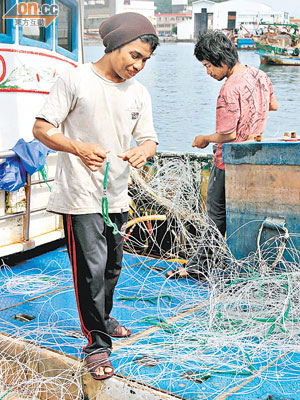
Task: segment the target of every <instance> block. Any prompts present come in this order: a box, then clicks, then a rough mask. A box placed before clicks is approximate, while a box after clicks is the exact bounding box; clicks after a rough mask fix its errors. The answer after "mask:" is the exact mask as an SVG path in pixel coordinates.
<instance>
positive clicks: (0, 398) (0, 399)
mask: <svg viewBox="0 0 300 400" xmlns="http://www.w3.org/2000/svg"><path fill="white" fill-rule="evenodd" d="M11 391H12V389H9V390H8V391H7V392H6V393H5V394H4V395H3V396H2V397H0V400H2V399H4V397H6V396H7V395H8V393H9V392H11Z"/></svg>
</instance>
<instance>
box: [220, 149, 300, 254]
mask: <svg viewBox="0 0 300 400" xmlns="http://www.w3.org/2000/svg"><path fill="white" fill-rule="evenodd" d="M299 155H300V142H298V141H293V142H292V141H288V142H284V141H264V142H260V143H257V142H244V143H230V144H229V143H228V144H225V145H223V159H224V162H225V164H226V178H225V179H226V183H225V186H226V221H227V242H228V245H229V248H230V249H231V251H232V253H233V255H234V256H235V257H236V258H238V259H240V258H244V257H247V256H248V255H249V254H250V253H251V252H257V249H258V247H259V246H262V245H263V243H266V242H267V241H268V240H269V239H270V238H272V237H274V236H281V240H282V241H283V242H285V243H283V245H284V246H285V253H287V252H288V251H289V248H290V249H291V248H292V247H293V246H295V247H293V248H295V249H298V250H300V240H299V236H300V156H299ZM294 253H295V252H294ZM274 257H275V256H274Z"/></svg>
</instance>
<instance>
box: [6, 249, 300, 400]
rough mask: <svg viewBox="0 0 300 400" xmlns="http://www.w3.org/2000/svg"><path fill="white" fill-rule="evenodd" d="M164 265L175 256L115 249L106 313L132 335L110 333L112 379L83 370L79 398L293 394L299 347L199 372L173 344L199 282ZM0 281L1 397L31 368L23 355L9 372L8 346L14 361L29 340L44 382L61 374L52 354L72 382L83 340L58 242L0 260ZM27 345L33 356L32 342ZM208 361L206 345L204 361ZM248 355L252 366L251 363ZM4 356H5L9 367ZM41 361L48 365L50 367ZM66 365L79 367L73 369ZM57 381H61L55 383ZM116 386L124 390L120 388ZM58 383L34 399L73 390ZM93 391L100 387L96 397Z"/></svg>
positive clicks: (195, 314)
mask: <svg viewBox="0 0 300 400" xmlns="http://www.w3.org/2000/svg"><path fill="white" fill-rule="evenodd" d="M174 267H176V263H175V262H170V261H169V262H167V261H164V260H159V259H154V258H150V257H143V256H137V255H131V254H125V256H124V261H123V271H122V274H121V277H120V281H119V283H118V286H117V288H116V291H115V302H114V309H113V313H112V315H113V317H115V318H116V319H118V321H119V322H120V323H121V324H124V325H126V327H128V328H130V329H132V331H133V335H132V336H131V337H130V338H127V339H123V340H120V339H119V340H118V339H116V340H114V346H113V353H112V363H113V366H114V368H115V373H116V379H115V378H112V379H110V380H107V381H105V382H104V383H101V382H100V383H99V382H96V381H94V380H93V379H92V378H90V377H88V375H89V374H87V373H85V376H86V379H88V380H87V381H84V380H83V384H82V381H81V384H82V387H83V389H82V390H83V392H84V393H85V394H84V396H85V397H84V398H85V399H92V398H93V399H96V398H97V399H98V398H99V399H100V398H101V399H118V400H121V399H124V400H129V399H149V400H151V399H178V398H179V399H186V400H196V399H197V400H199V399H211V400H212V399H214V400H221V399H229V400H230V399H235V400H242V399H243V400H244V399H247V400H250V399H253V400H254V399H261V400H262V399H264V400H267V399H268V400H271V399H272V400H276V399H289V400H297V399H300V387H299V383H298V382H299V381H297V380H295V374H297V371H296V369H297V367H296V366H297V365H299V368H298V370H299V371H298V376H299V375H300V354H297V353H293V354H291V353H288V354H279V355H276V354H274V359H273V360H268V361H267V362H264V360H259V362H258V363H256V370H255V372H252V373H251V372H250V373H248V374H247V373H244V374H242V373H238V372H237V371H238V368H237V371H236V372H235V371H230V370H223V371H220V370H217V369H213V368H212V370H211V371H210V373H209V374H208V373H206V374H205V373H203V368H201V365H199V362H195V358H194V357H193V358H191V359H190V358H189V348H188V347H185V348H184V347H183V346H180V345H178V346H177V344H178V343H180V340H181V337H180V335H181V329H182V328H183V327H186V326H188V325H189V324H190V326H191V328H190V329H191V336H192V335H194V334H195V332H196V333H197V332H198V329H199V327H198V328H197V326H196V327H195V321H197V320H199V321H200V320H201V317H202V313H203V312H204V311H203V310H204V308H205V305H207V302H208V300H209V291H208V286H207V285H206V283H205V282H201V281H196V280H194V279H188V280H178V281H176V280H166V279H165V277H164V273H165V271H166V270H167V269H172V268H174ZM0 287H1V307H0V332H2V333H3V338H5V340H4V341H3V340H2V345H1V346H0V357H1V358H0V359H1V360H2V363H1V365H2V366H1V369H0V373H1V374H2V382H3V383H6V385H5V386H4V389H3V392H1V393H4V396H3V397H1V399H2V398H3V399H5V400H6V399H9V398H10V397H9V394H8V391H12V392H13V391H14V390H15V389H16V388H14V384H15V385H16V386H17V389H18V388H19V387H20V386H21V384H22V387H24V385H27V384H28V383H26V380H27V381H28V380H30V376H31V377H32V373H33V372H32V370H31V375H30V374H29V375H30V376H29V375H28V362H27V367H26V368H25V369H24V371H25V370H26V371H27V372H26V373H24V376H23V378H22V379H23V382H21V378H20V374H18V377H16V376H15V375H14V372H15V369H14V368H16V365H15V360H14V358H13V355H15V356H16V357H17V354H18V353H19V356H18V362H17V367H18V368H20V366H22V359H24V353H26V354H28V353H31V355H30V357H32V352H33V351H34V350H33V349H41V352H44V353H45V352H46V353H47V358H48V362H47V363H45V362H44V363H43V368H41V367H40V366H39V368H38V369H39V371H38V373H39V374H44V375H45V376H48V377H49V376H51V379H52V381H51V385H53V379H55V377H56V376H57V377H58V378H60V379H62V373H61V369H60V370H59V368H58V367H53V365H56V364H55V362H56V361H55V360H58V359H61V357H63V358H64V362H65V365H66V366H65V367H64V368H66V369H67V368H68V367H67V364H68V363H70V365H71V367H70V368H71V369H72V368H73V369H72V373H70V375H68V374H66V375H65V378H64V379H65V381H67V380H69V384H70V385H71V386H72V382H70V381H72V377H73V378H74V381H75V380H76V379H77V378H78V379H79V380H80V376H79V375H80V374H82V373H83V372H82V371H83V370H78V369H77V370H76V367H74V365H75V364H74V363H76V362H77V363H78V362H79V364H82V363H80V361H78V360H80V359H82V358H83V354H82V351H81V349H82V346H84V345H85V344H86V339H85V338H84V337H83V335H82V333H81V330H80V324H79V318H78V314H77V307H76V300H75V295H74V291H73V282H72V275H71V267H70V264H69V259H68V255H67V252H66V249H65V248H64V247H61V248H58V249H55V250H52V251H49V252H47V253H45V254H42V255H38V256H35V257H33V258H29V259H27V260H23V261H21V262H19V263H17V264H16V265H14V266H13V267H11V268H10V267H7V266H4V265H2V268H1V269H0ZM198 333H199V332H198ZM199 336H200V339H199V337H198V338H197V339H195V336H194V343H196V344H194V345H193V346H194V347H195V346H198V349H199V353H205V351H206V350H205V345H204V342H203V343H201V335H199ZM203 339H205V338H203ZM197 341H198V342H197ZM4 342H5V343H6V344H4ZM21 343H23V344H22V345H21ZM24 343H25V344H24ZM20 346H21V347H20ZM8 348H9V350H8ZM20 348H21V350H20ZM35 351H36V355H35V356H34V357H35V360H36V358H37V354H38V351H37V350H35ZM230 351H232V350H229V349H228V352H230ZM20 354H21V355H20ZM39 354H41V353H39ZM193 354H195V352H194V349H193ZM220 356H221V355H220ZM51 358H52V359H53V360H52V361H53V362H52V361H51ZM4 360H5V363H6V364H5V363H4ZM210 362H211V360H210V359H209V353H208V354H207V364H209V363H210ZM3 363H4V364H5V365H6V367H5V368H4V367H3V365H4V364H3ZM31 363H32V360H31ZM258 364H259V365H260V368H257V365H258ZM289 364H292V365H293V371H292V372H289V371H290V370H289V368H287V365H289ZM10 365H12V366H13V365H14V366H13V367H11V368H12V369H11V370H10V367H9V366H10ZM49 365H50V366H51V367H49ZM47 366H48V367H47ZM49 368H50V369H51V368H52V372H51V373H50V372H49ZM42 369H44V370H42ZM58 370H59V371H60V372H59V373H58V372H57V371H58ZM206 370H207V369H206ZM74 371H79V373H78V376H75V375H76V373H74ZM48 383H49V379H48ZM81 384H80V385H81ZM93 385H94V387H93V388H92V386H93ZM99 385H100V386H99ZM132 385H133V386H134V388H135V389H133V386H132ZM61 387H62V388H66V387H67V386H66V385H65V384H63V385H62V386H61ZM126 387H130V390H129V391H126ZM143 388H144V389H145V391H143V390H144V389H143ZM66 390H67V392H68V393H65V392H64V389H61V393H60V395H57V394H55V395H53V394H51V395H48V396H47V395H44V397H43V395H41V397H35V398H45V399H47V400H49V399H55V398H56V399H73V398H77V397H76V396H77V395H78V394H72V389H70V386H68V389H66ZM141 390H142V391H141ZM101 391H102V396H100V397H99V393H100V392H101ZM75 392H76V393H77V391H76V390H75V389H74V393H75ZM104 392H105V395H104V394H103V393H104ZM1 393H0V395H1ZM5 393H7V397H5V396H6V394H5ZM141 393H142V394H141ZM27 395H28V394H27ZM35 395H36V394H35ZM97 396H98V397H97ZM20 398H21V397H20V396H19V399H20ZM26 398H27V397H26ZM78 398H79V397H78Z"/></svg>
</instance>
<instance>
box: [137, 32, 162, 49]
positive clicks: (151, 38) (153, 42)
mask: <svg viewBox="0 0 300 400" xmlns="http://www.w3.org/2000/svg"><path fill="white" fill-rule="evenodd" d="M139 39H141V41H142V42H144V43H149V44H150V47H151V51H152V53H153V52H154V51H155V49H156V47H157V46H158V45H159V39H158V37H157V36H155V35H152V34H150V35H142V36H139Z"/></svg>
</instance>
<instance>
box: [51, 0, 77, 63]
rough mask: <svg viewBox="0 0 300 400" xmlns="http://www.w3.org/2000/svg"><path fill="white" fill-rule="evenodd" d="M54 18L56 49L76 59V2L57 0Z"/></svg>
mask: <svg viewBox="0 0 300 400" xmlns="http://www.w3.org/2000/svg"><path fill="white" fill-rule="evenodd" d="M58 10H59V12H58V16H57V19H56V37H57V39H56V40H57V42H56V51H57V52H59V53H61V54H63V55H65V56H67V57H69V58H72V59H73V60H78V38H77V31H78V28H77V24H78V13H79V9H78V3H77V2H75V1H72V0H64V1H58Z"/></svg>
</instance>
